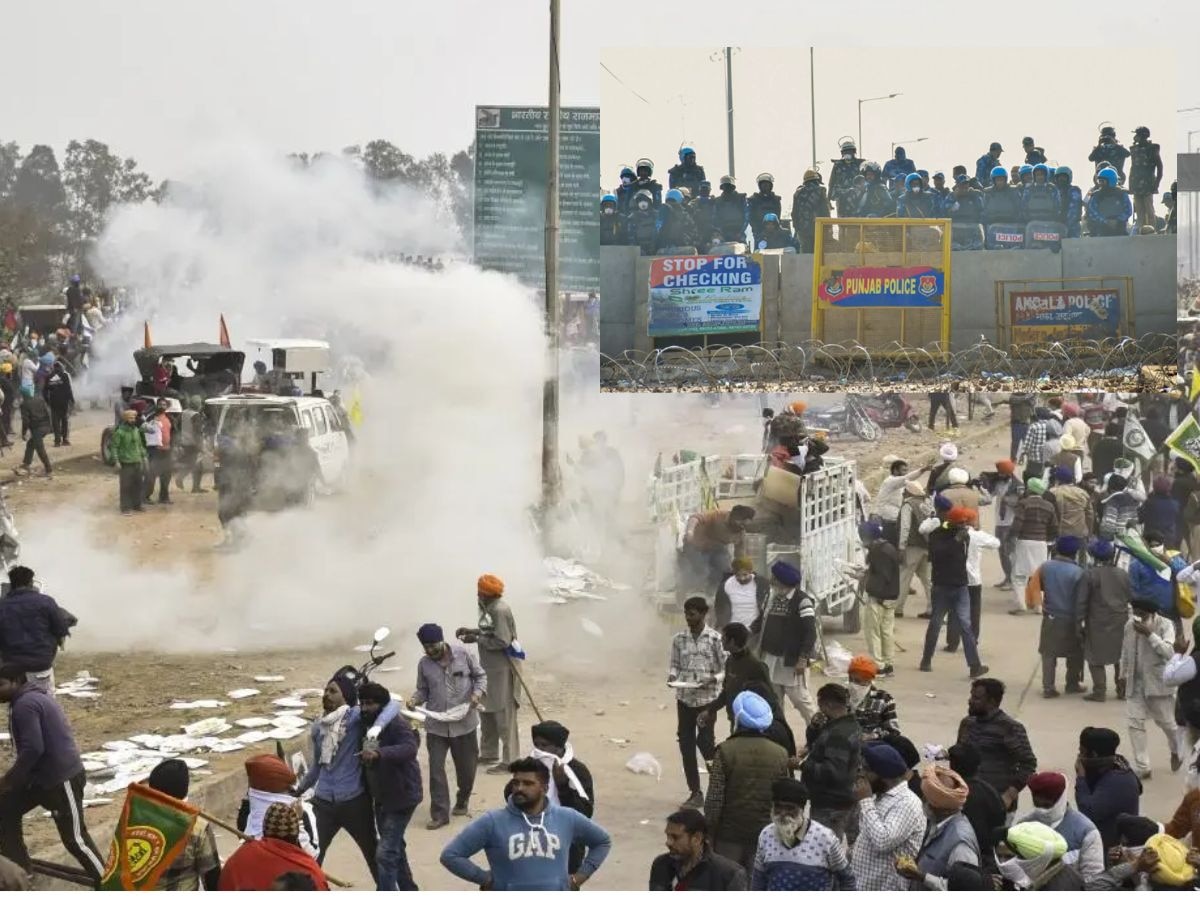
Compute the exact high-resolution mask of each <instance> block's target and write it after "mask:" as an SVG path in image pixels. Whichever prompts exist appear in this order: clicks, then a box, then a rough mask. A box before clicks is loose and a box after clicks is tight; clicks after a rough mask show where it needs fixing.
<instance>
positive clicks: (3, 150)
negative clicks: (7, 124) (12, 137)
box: [0, 142, 21, 199]
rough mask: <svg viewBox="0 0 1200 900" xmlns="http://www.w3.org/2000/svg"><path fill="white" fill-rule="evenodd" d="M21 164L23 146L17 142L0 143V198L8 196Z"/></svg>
mask: <svg viewBox="0 0 1200 900" xmlns="http://www.w3.org/2000/svg"><path fill="white" fill-rule="evenodd" d="M20 165H21V148H20V147H18V146H17V145H16V143H12V142H10V143H7V144H2V143H0V199H3V198H5V197H7V196H8V195H9V194H10V193H11V192H12V189H13V185H14V184H15V183H16V180H17V169H18V167H20Z"/></svg>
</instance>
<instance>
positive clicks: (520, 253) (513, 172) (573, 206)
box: [474, 106, 600, 292]
mask: <svg viewBox="0 0 1200 900" xmlns="http://www.w3.org/2000/svg"><path fill="white" fill-rule="evenodd" d="M549 118H550V114H549V111H548V110H547V109H546V107H544V106H477V107H475V220H474V222H475V224H474V239H475V251H474V255H475V262H476V263H477V264H478V265H479V266H481V267H483V268H485V269H495V270H497V271H500V272H508V273H510V274H513V275H516V276H517V277H519V278H520V279H521V280H522V281H524V282H525V283H526V284H529V285H532V286H534V287H539V288H540V287H544V286H545V283H546V268H545V246H546V241H545V237H546V235H545V228H546V172H547V170H548V162H549V147H550V135H549ZM559 142H560V143H559V154H558V162H559V203H558V206H559V212H560V215H561V221H560V231H559V250H558V254H559V262H558V265H559V272H558V277H559V289H560V290H563V291H573V292H574V291H577V292H590V291H599V290H600V223H599V220H598V219H597V218H596V192H597V191H598V190H599V188H600V110H599V109H588V108H578V109H575V108H567V109H563V110H561V117H560V124H559Z"/></svg>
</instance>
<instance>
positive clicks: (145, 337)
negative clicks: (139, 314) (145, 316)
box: [142, 322, 154, 347]
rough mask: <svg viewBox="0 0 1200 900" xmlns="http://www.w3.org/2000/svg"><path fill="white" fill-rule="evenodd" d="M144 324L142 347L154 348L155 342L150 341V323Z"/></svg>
mask: <svg viewBox="0 0 1200 900" xmlns="http://www.w3.org/2000/svg"><path fill="white" fill-rule="evenodd" d="M142 324H143V328H142V346H143V347H153V346H154V341H152V340H150V323H149V322H144V323H142Z"/></svg>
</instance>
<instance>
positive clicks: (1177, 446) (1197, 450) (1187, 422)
mask: <svg viewBox="0 0 1200 900" xmlns="http://www.w3.org/2000/svg"><path fill="white" fill-rule="evenodd" d="M1166 444H1167V446H1168V447H1170V448H1171V449H1172V450H1174V451H1175V452H1176V453H1178V454H1179V455H1180V456H1182V457H1183V458H1184V459H1186V460H1187V461H1188V462H1190V463H1191V464H1192V465H1193V466H1195V467H1196V468H1197V469H1200V423H1198V422H1197V421H1196V417H1195V416H1194V415H1192V414H1191V413H1188V417H1187V418H1186V419H1184V420H1183V421H1182V422H1181V423H1180V424H1179V427H1178V428H1176V429H1175V430H1174V431H1172V432H1171V434H1170V436H1168V437H1167V441H1166Z"/></svg>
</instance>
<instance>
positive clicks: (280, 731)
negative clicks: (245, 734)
mask: <svg viewBox="0 0 1200 900" xmlns="http://www.w3.org/2000/svg"><path fill="white" fill-rule="evenodd" d="M302 734H304V729H303V728H272V729H271V730H270V731H268V732H267V737H268V738H270V739H272V740H276V741H290V740H291V739H292V738H294V737H300V735H302Z"/></svg>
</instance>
